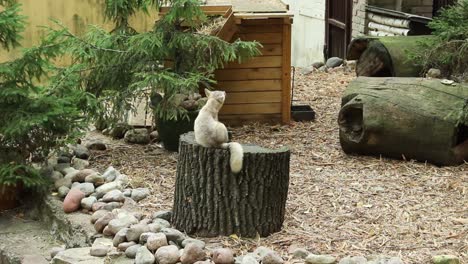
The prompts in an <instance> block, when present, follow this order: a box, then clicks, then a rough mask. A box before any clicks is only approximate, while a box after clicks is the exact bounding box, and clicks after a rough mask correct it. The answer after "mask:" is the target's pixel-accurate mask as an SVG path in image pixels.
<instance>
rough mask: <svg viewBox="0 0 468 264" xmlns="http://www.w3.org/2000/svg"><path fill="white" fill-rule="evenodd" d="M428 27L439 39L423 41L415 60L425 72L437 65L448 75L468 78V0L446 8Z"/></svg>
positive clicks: (461, 0)
mask: <svg viewBox="0 0 468 264" xmlns="http://www.w3.org/2000/svg"><path fill="white" fill-rule="evenodd" d="M429 27H430V28H431V29H432V30H433V33H432V34H433V35H434V36H436V38H434V39H433V40H431V41H426V42H423V43H421V44H420V45H421V49H420V53H418V54H416V56H415V59H416V61H418V62H419V63H420V64H422V65H423V66H424V68H425V70H426V71H427V70H428V69H430V68H438V69H440V70H441V71H442V73H443V74H444V75H445V76H447V77H449V76H452V77H455V78H456V77H458V78H460V79H465V80H468V0H459V1H458V2H457V3H456V4H454V5H453V6H450V7H448V8H445V9H443V10H442V11H441V12H440V13H439V15H438V16H437V17H435V18H434V20H433V21H432V22H430V24H429Z"/></svg>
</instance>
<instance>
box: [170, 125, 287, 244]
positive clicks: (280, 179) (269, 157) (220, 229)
mask: <svg viewBox="0 0 468 264" xmlns="http://www.w3.org/2000/svg"><path fill="white" fill-rule="evenodd" d="M243 148H244V161H243V167H242V171H241V172H240V173H238V174H233V173H232V172H231V168H230V165H229V157H230V155H229V151H228V150H224V149H219V148H205V147H202V146H200V145H198V144H197V143H195V139H194V134H193V133H188V134H184V135H182V136H181V138H180V148H179V159H178V162H177V176H176V186H175V195H174V207H173V216H172V224H173V225H174V226H175V227H176V228H177V229H179V230H182V231H184V232H186V233H187V234H195V235H197V236H202V237H214V236H220V235H222V236H229V235H232V234H237V235H238V236H243V237H255V236H257V234H259V235H260V236H268V235H270V234H272V233H274V232H278V231H280V230H281V227H282V224H283V221H284V213H285V205H286V198H287V194H288V186H289V158H290V152H289V150H288V149H286V148H282V149H279V150H270V149H265V148H262V147H258V146H254V145H243Z"/></svg>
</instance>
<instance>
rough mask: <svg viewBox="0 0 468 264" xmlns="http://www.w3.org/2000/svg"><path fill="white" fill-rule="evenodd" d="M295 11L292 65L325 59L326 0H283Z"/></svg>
mask: <svg viewBox="0 0 468 264" xmlns="http://www.w3.org/2000/svg"><path fill="white" fill-rule="evenodd" d="M283 2H284V3H286V4H288V5H289V8H290V11H291V12H293V13H294V23H293V27H292V65H293V66H296V67H305V66H309V65H311V64H312V63H314V62H317V61H323V60H324V53H323V51H324V46H325V0H283Z"/></svg>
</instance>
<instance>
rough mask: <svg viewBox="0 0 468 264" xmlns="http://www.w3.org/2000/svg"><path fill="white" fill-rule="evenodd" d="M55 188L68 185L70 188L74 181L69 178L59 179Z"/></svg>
mask: <svg viewBox="0 0 468 264" xmlns="http://www.w3.org/2000/svg"><path fill="white" fill-rule="evenodd" d="M54 186H55V189H57V190H58V189H60V187H67V188H68V189H70V188H71V186H72V181H71V179H69V178H62V179H58V180H56V181H55V183H54Z"/></svg>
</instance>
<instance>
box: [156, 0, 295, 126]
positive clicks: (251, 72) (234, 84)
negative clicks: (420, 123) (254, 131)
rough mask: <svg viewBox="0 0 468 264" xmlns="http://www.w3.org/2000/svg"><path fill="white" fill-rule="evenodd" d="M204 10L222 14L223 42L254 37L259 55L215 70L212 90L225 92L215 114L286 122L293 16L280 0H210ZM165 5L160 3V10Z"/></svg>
mask: <svg viewBox="0 0 468 264" xmlns="http://www.w3.org/2000/svg"><path fill="white" fill-rule="evenodd" d="M202 9H203V10H204V11H205V13H206V14H207V15H223V16H225V17H226V22H225V24H224V25H223V27H222V28H221V29H220V30H219V32H218V33H217V36H218V37H220V38H221V39H223V40H225V41H229V42H231V41H235V40H237V39H241V40H245V41H258V42H260V43H261V44H262V45H263V48H262V49H261V52H262V54H261V55H260V56H257V57H254V58H252V59H250V60H248V61H245V62H243V63H241V64H239V63H237V62H232V63H229V64H227V65H225V67H224V68H223V69H219V70H217V71H216V72H215V77H216V80H217V85H216V89H219V90H224V91H226V92H227V97H226V103H225V105H224V107H223V108H222V109H221V113H220V119H221V120H222V121H223V122H225V123H227V124H229V125H240V124H244V123H246V122H261V123H283V124H287V123H289V122H290V121H291V24H292V17H293V15H292V14H291V13H289V11H288V6H286V5H284V4H282V2H281V1H279V0H262V1H260V0H253V1H249V0H209V1H207V3H206V4H205V5H203V6H202ZM167 11H168V8H161V10H160V13H161V15H164V13H166V12H167Z"/></svg>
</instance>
